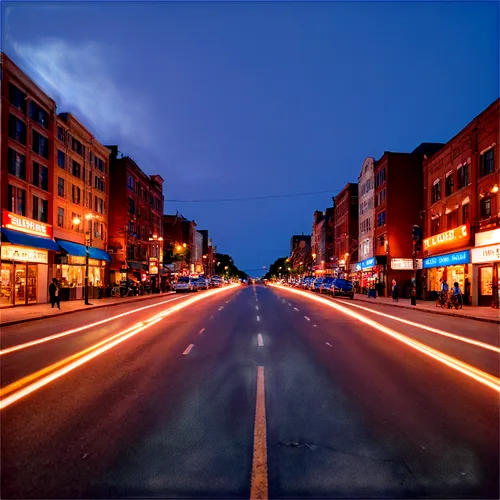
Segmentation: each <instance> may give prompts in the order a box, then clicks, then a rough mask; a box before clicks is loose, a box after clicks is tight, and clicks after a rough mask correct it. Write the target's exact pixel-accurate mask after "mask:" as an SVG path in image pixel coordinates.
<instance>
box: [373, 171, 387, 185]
mask: <svg viewBox="0 0 500 500" xmlns="http://www.w3.org/2000/svg"><path fill="white" fill-rule="evenodd" d="M384 182H385V168H383V169H382V170H381V171H380V172H379V173H378V174H377V175H376V177H375V187H379V186H381V185H382V184H383V183H384Z"/></svg>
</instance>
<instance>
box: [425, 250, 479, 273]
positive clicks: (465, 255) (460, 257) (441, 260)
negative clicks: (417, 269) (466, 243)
mask: <svg viewBox="0 0 500 500" xmlns="http://www.w3.org/2000/svg"><path fill="white" fill-rule="evenodd" d="M469 263H470V250H464V251H463V252H455V253H448V254H446V255H436V256H435V257H427V259H424V269H429V268H431V267H444V266H456V265H458V264H469Z"/></svg>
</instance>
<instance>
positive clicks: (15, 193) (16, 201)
mask: <svg viewBox="0 0 500 500" xmlns="http://www.w3.org/2000/svg"><path fill="white" fill-rule="evenodd" d="M7 194H8V205H7V208H8V210H9V212H14V213H16V214H17V215H26V190H24V189H21V188H20V187H17V186H13V185H12V184H9V185H8V189H7Z"/></svg>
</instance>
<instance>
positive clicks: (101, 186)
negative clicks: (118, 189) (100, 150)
mask: <svg viewBox="0 0 500 500" xmlns="http://www.w3.org/2000/svg"><path fill="white" fill-rule="evenodd" d="M94 187H95V188H96V189H98V190H99V191H103V192H104V191H105V188H104V181H103V180H102V179H101V178H100V177H99V176H98V175H96V176H95V178H94Z"/></svg>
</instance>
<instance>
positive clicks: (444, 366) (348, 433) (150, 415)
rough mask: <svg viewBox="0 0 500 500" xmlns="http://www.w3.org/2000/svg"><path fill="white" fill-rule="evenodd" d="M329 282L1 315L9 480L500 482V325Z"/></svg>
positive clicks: (183, 490) (382, 486)
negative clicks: (321, 292)
mask: <svg viewBox="0 0 500 500" xmlns="http://www.w3.org/2000/svg"><path fill="white" fill-rule="evenodd" d="M173 299H174V300H173ZM316 299H317V295H312V294H305V295H301V294H299V293H297V292H296V291H294V290H290V289H283V288H274V287H265V286H248V287H244V286H241V287H234V288H226V289H221V290H220V291H217V292H216V293H215V294H213V295H211V294H210V293H206V292H202V293H201V292H200V293H198V294H192V295H186V296H181V297H177V296H173V297H163V298H158V300H157V301H148V303H147V304H142V303H135V304H134V303H131V304H127V305H125V304H124V305H123V306H118V307H113V308H107V309H106V310H98V309H96V310H93V311H89V312H85V313H81V314H80V313H76V314H72V315H68V316H65V317H61V318H57V320H43V321H34V322H30V323H26V324H23V325H18V326H12V327H6V328H3V329H2V337H1V339H2V342H1V349H2V350H1V353H2V356H1V357H0V362H1V375H2V379H1V387H2V389H1V390H2V391H3V392H2V396H1V403H2V405H3V407H2V410H1V412H0V430H1V472H2V474H1V483H0V486H1V497H2V498H5V499H7V498H74V497H79V498H116V497H134V498H136V497H141V498H149V497H151V498H216V497H218V498H250V497H251V488H253V486H252V485H253V484H254V482H256V481H257V479H256V478H258V477H260V480H262V481H264V482H265V485H264V489H263V491H264V495H263V496H264V497H266V496H267V497H268V498H368V497H372V498H373V497H378V498H403V497H411V498H417V497H418V498H424V497H425V498H499V486H498V484H499V466H500V463H499V392H498V391H497V390H496V389H495V387H492V384H491V380H494V381H495V380H497V378H498V376H499V352H498V348H499V332H498V328H497V326H496V325H492V324H488V323H479V322H475V321H467V320H464V319H462V318H444V317H441V316H437V315H426V314H423V313H418V312H417V311H410V310H399V309H397V310H396V309H395V310H394V311H393V310H392V309H391V308H388V307H385V308H381V307H378V308H377V307H376V306H375V305H374V306H372V305H368V304H366V303H356V301H349V300H342V299H340V300H339V299H335V300H332V299H325V300H326V302H325V303H323V302H318V301H317V300H316ZM167 301H168V302H167ZM332 304H333V306H332ZM145 306H148V307H147V308H144V307H145ZM149 306H152V307H149ZM115 316H118V317H115ZM103 321H105V322H103ZM101 322H102V323H101ZM96 323H98V324H96ZM89 325H93V326H89ZM426 328H433V329H435V331H429V330H427V329H426ZM75 329H76V330H77V331H74V332H72V330H75ZM436 330H437V331H436ZM62 334H64V335H62ZM259 334H260V335H259ZM55 335H60V336H59V337H54V336H55ZM450 335H451V336H450ZM453 336H454V337H453ZM41 340H44V342H42V343H36V342H40V341H41ZM470 341H473V342H476V343H475V344H474V343H469V342H470ZM415 342H418V344H417V343H415ZM478 343H479V344H478ZM421 345H423V346H424V348H421V347H419V346H421ZM488 346H489V347H488ZM428 348H432V349H433V350H430V349H428ZM437 353H440V354H437ZM444 354H446V355H448V356H449V357H448V358H447V357H444ZM456 360H460V361H462V362H464V363H466V365H460V364H459V365H457V364H456V363H458V362H457V361H456ZM457 366H458V368H457ZM258 367H262V368H261V369H260V372H259V373H260V374H261V378H259V382H258V376H257V373H258ZM474 369H476V370H474ZM478 370H480V371H478ZM33 374H35V375H33ZM488 377H490V378H489V379H488ZM484 380H490V383H489V385H488V382H484ZM259 394H260V395H261V396H262V399H261V402H262V406H261V407H260V409H259ZM256 405H257V410H256ZM259 422H260V424H263V427H262V426H261V427H259ZM258 428H260V430H261V431H262V429H264V432H265V433H267V435H266V434H264V437H263V436H262V433H261V432H260V431H259V432H258V431H256V429H258ZM263 443H264V444H263ZM254 444H255V446H254ZM259 453H260V454H261V455H260V456H264V457H265V458H266V460H267V463H266V464H264V467H261V468H258V467H257V470H256V463H257V464H258V460H256V458H255V457H256V456H259ZM262 453H263V455H262ZM261 465H262V464H261ZM263 471H265V474H264V473H263ZM263 478H264V479H263ZM252 491H257V490H253V489H252Z"/></svg>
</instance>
